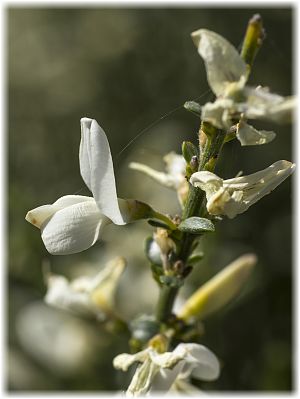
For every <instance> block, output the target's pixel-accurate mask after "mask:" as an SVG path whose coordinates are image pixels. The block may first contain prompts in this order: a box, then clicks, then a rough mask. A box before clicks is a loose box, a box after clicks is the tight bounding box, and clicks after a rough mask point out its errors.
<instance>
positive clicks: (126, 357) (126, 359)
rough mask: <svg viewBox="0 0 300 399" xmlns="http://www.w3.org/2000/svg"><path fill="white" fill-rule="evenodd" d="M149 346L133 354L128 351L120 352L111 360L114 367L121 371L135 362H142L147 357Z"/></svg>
mask: <svg viewBox="0 0 300 399" xmlns="http://www.w3.org/2000/svg"><path fill="white" fill-rule="evenodd" d="M148 353H149V348H147V349H145V350H143V351H141V352H137V353H135V354H133V355H130V354H129V353H121V354H120V355H118V356H116V357H115V358H114V360H113V365H114V368H115V369H121V370H123V371H127V370H128V368H129V367H130V366H131V365H132V364H133V363H135V362H141V363H142V362H144V361H146V359H147V358H148Z"/></svg>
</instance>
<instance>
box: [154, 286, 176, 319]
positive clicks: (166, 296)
mask: <svg viewBox="0 0 300 399" xmlns="http://www.w3.org/2000/svg"><path fill="white" fill-rule="evenodd" d="M177 292H178V287H172V286H169V285H163V286H162V287H161V290H160V292H159V299H158V303H157V308H156V320H157V321H159V322H165V321H166V320H167V319H168V317H169V316H170V314H171V313H172V308H173V304H174V301H175V298H176V295H177Z"/></svg>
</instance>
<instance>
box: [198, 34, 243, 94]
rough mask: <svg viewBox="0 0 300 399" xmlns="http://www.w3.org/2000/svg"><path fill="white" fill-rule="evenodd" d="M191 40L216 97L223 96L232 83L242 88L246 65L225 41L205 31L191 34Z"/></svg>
mask: <svg viewBox="0 0 300 399" xmlns="http://www.w3.org/2000/svg"><path fill="white" fill-rule="evenodd" d="M192 39H193V41H194V43H195V45H196V47H197V49H198V53H199V54H200V55H201V57H202V58H203V60H204V63H205V67H206V73H207V80H208V82H209V85H210V87H211V89H212V90H213V92H214V93H215V94H216V96H220V95H224V94H225V93H226V91H227V90H228V89H230V84H232V83H234V84H235V83H237V82H238V83H239V86H240V87H243V85H244V84H245V82H246V79H247V74H248V69H247V65H246V64H245V62H244V61H243V60H242V58H241V57H240V55H239V53H238V52H237V50H236V49H235V48H234V47H233V46H232V45H231V44H230V43H229V42H228V41H227V40H226V39H224V38H223V37H222V36H220V35H218V34H217V33H215V32H212V31H209V30H206V29H200V30H197V31H195V32H193V33H192Z"/></svg>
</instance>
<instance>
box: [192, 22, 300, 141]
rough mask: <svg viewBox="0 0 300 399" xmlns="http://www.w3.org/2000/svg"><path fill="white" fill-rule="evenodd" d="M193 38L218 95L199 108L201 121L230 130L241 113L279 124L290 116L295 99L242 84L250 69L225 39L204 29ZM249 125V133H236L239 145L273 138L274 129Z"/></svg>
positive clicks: (245, 80) (213, 89) (251, 117)
mask: <svg viewBox="0 0 300 399" xmlns="http://www.w3.org/2000/svg"><path fill="white" fill-rule="evenodd" d="M192 39H193V41H194V43H195V45H196V47H197V49H198V53H199V54H200V55H201V57H202V58H203V60H204V63H205V67H206V72H207V80H208V83H209V85H210V87H211V89H212V91H213V92H214V93H215V95H216V96H217V99H216V101H215V102H214V103H210V102H208V103H207V104H205V105H204V106H203V107H202V112H201V117H202V120H204V121H207V122H209V123H211V124H212V125H214V126H215V127H217V128H220V129H229V128H230V126H231V125H232V124H233V120H235V119H238V120H239V119H240V118H241V116H243V117H244V118H246V119H265V120H270V121H274V122H279V123H280V122H289V121H290V120H291V119H292V112H293V110H294V109H295V106H296V99H295V98H294V97H282V96H279V95H277V94H273V93H270V92H269V90H268V89H267V88H262V87H260V86H259V87H257V88H252V87H248V86H245V85H246V82H247V79H248V74H249V68H248V66H247V65H246V63H245V62H244V60H243V59H242V58H241V56H240V55H239V53H238V52H237V51H236V49H235V48H234V47H233V46H232V45H231V44H230V43H229V42H228V41H227V40H226V39H224V38H223V37H222V36H220V35H218V34H216V33H215V32H211V31H209V30H206V29H200V30H198V31H195V32H193V33H192ZM244 128H245V126H244ZM251 128H252V126H251V127H249V128H248V129H250V131H251V132H249V131H248V132H245V130H244V131H242V133H241V131H240V134H238V135H237V138H238V139H239V140H240V141H241V143H242V145H255V144H265V143H267V142H270V141H271V140H273V139H274V137H275V133H274V132H266V131H262V132H259V131H257V130H256V131H255V132H254V131H253V130H252V129H251ZM253 129H254V128H253ZM246 133H247V134H246ZM254 134H255V137H254Z"/></svg>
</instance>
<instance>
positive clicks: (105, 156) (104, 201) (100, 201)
mask: <svg viewBox="0 0 300 399" xmlns="http://www.w3.org/2000/svg"><path fill="white" fill-rule="evenodd" d="M80 122H81V142H80V147H79V160H80V172H81V175H82V178H83V180H84V181H85V183H86V185H87V186H88V188H89V189H90V190H91V192H92V193H93V197H94V198H95V200H96V203H97V205H98V208H99V210H100V212H101V213H103V215H105V216H107V217H108V218H109V219H111V220H112V221H113V223H115V224H120V225H121V224H126V222H124V219H123V217H122V215H121V212H120V209H119V205H118V198H117V191H116V182H115V175H114V168H113V162H112V157H111V152H110V148H109V143H108V140H107V138H106V135H105V133H104V131H103V130H102V129H101V127H100V126H99V125H98V123H97V121H95V119H89V118H82V119H81V121H80Z"/></svg>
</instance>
